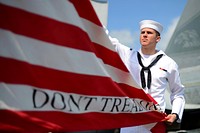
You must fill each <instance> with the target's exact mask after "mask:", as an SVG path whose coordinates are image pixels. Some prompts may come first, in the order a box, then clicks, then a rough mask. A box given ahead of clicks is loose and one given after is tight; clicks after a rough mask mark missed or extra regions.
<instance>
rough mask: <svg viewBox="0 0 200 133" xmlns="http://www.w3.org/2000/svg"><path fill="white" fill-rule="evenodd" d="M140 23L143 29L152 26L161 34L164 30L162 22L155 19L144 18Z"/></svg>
mask: <svg viewBox="0 0 200 133" xmlns="http://www.w3.org/2000/svg"><path fill="white" fill-rule="evenodd" d="M139 24H140V30H142V29H143V28H152V29H154V30H156V31H158V32H159V33H160V34H161V32H162V30H163V26H162V25H161V24H160V23H158V22H156V21H153V20H142V21H141V22H140V23H139Z"/></svg>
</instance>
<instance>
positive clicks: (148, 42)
mask: <svg viewBox="0 0 200 133" xmlns="http://www.w3.org/2000/svg"><path fill="white" fill-rule="evenodd" d="M159 41H160V36H157V34H156V31H155V30H154V29H151V28H143V29H142V30H141V33H140V44H141V45H142V47H155V46H156V44H157V42H159Z"/></svg>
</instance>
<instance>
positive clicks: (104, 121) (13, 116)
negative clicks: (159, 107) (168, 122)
mask: <svg viewBox="0 0 200 133" xmlns="http://www.w3.org/2000/svg"><path fill="white" fill-rule="evenodd" d="M0 114H1V120H3V121H0V125H1V126H0V131H3V130H7V131H28V132H29V131H32V132H36V131H40V132H42V131H55V132H58V131H61V132H67V131H81V130H100V129H112V128H120V127H124V126H136V125H140V124H147V123H153V122H158V121H161V120H162V119H163V118H164V116H163V115H162V114H161V113H159V112H156V111H154V112H147V113H134V114H125V113H124V114H123V113H121V114H109V113H84V114H67V113H63V112H48V111H42V112H33V111H32V112H31V111H26V112H19V111H15V112H13V111H6V110H0ZM122 121H123V122H122ZM88 125H89V126H88ZM6 127H10V128H6ZM11 127H13V128H11ZM16 127H17V128H16Z"/></svg>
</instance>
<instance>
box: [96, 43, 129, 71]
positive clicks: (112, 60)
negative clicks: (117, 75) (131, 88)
mask: <svg viewBox="0 0 200 133" xmlns="http://www.w3.org/2000/svg"><path fill="white" fill-rule="evenodd" d="M94 46H95V50H96V51H95V53H96V56H97V57H99V58H101V59H102V60H103V62H104V63H105V64H109V65H111V66H114V67H116V68H118V69H121V70H123V71H125V72H129V71H128V69H127V68H126V66H125V65H124V63H123V62H122V60H121V58H120V57H119V54H118V53H117V52H113V51H111V50H109V49H106V48H105V47H103V46H101V45H98V44H96V45H94Z"/></svg>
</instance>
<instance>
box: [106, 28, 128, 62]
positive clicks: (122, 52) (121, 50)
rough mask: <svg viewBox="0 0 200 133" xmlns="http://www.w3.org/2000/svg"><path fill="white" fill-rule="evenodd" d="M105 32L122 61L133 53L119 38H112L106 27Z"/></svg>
mask: <svg viewBox="0 0 200 133" xmlns="http://www.w3.org/2000/svg"><path fill="white" fill-rule="evenodd" d="M104 30H105V32H106V34H107V35H108V37H109V39H110V41H111V43H112V45H113V46H114V47H115V50H116V51H117V52H118V54H119V56H120V57H121V58H122V59H124V58H126V57H127V56H128V55H129V54H130V52H131V50H130V48H129V47H127V46H125V45H123V44H121V43H120V42H119V40H118V39H117V38H113V37H111V36H110V35H109V31H108V30H107V29H106V28H105V27H104Z"/></svg>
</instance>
